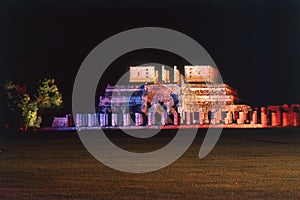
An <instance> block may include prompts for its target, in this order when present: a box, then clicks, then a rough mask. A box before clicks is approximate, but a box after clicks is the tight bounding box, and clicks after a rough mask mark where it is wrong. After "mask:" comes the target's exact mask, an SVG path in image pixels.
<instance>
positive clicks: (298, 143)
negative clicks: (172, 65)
mask: <svg viewBox="0 0 300 200" xmlns="http://www.w3.org/2000/svg"><path fill="white" fill-rule="evenodd" d="M203 132H204V130H201V131H200V132H198V136H197V138H196V139H195V141H194V143H193V145H192V146H191V147H190V148H189V150H188V151H187V152H186V153H185V154H184V155H183V156H182V157H181V158H180V159H179V160H177V161H176V162H175V163H173V164H172V165H170V166H168V167H166V168H164V169H161V170H159V171H155V172H151V173H146V174H129V173H124V172H119V171H116V170H113V169H110V168H108V167H106V166H104V165H103V164H101V163H100V162H98V161H97V160H95V159H94V158H93V157H92V156H91V155H90V154H89V153H88V152H87V151H86V150H85V148H84V146H83V145H82V144H81V141H80V139H79V138H78V136H77V134H76V132H34V133H13V132H1V133H0V149H1V152H0V199H58V198H63V199H66V198H72V199H248V198H255V199H300V130H299V129H292V128H290V129H255V130H254V129H251V130H249V129H234V130H232V129H226V130H223V133H222V135H221V138H220V140H219V142H218V143H217V145H216V146H215V148H214V149H213V151H212V152H211V153H210V154H209V155H208V156H207V157H205V158H203V159H199V158H198V157H197V156H198V151H199V148H200V146H201V143H202V139H203V136H204V133H203ZM108 134H110V135H112V136H111V139H112V141H114V142H115V143H117V144H118V145H119V146H121V147H123V148H125V149H128V150H135V151H137V152H138V151H141V152H143V151H149V150H154V149H155V148H159V147H161V146H163V145H164V144H166V143H167V142H168V141H170V140H171V138H172V135H173V133H172V131H171V130H168V131H164V132H163V133H160V134H159V135H158V136H156V137H154V138H151V139H144V140H142V139H140V140H137V139H131V138H129V137H125V136H124V135H122V134H121V133H120V131H112V132H109V133H108Z"/></svg>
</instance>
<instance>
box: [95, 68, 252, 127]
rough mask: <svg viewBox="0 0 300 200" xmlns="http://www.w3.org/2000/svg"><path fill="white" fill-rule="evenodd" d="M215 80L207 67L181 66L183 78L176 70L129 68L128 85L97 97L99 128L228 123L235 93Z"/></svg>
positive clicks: (214, 73) (214, 72) (215, 74)
mask: <svg viewBox="0 0 300 200" xmlns="http://www.w3.org/2000/svg"><path fill="white" fill-rule="evenodd" d="M170 74H172V75H173V76H171V75H170ZM171 79H172V80H171ZM219 79H220V78H219V75H218V71H217V70H216V69H215V68H213V67H212V66H208V65H199V66H185V67H184V75H182V74H181V73H180V71H179V70H178V69H177V67H176V66H174V68H173V69H172V68H169V70H167V69H166V67H165V66H162V67H161V70H158V69H156V68H155V66H136V67H130V77H129V83H130V84H128V85H115V86H111V85H108V86H107V88H106V90H105V94H104V96H100V98H99V113H100V125H101V126H117V125H124V126H126V125H132V124H133V123H134V124H135V125H155V124H157V125H168V124H169V125H179V124H186V125H189V124H209V123H212V124H218V123H222V121H224V119H225V118H226V117H228V119H227V120H228V121H232V120H233V117H232V119H231V118H230V117H229V115H228V116H226V112H228V111H229V110H232V111H233V110H234V109H235V108H236V107H238V106H237V105H236V106H235V102H237V101H238V96H237V92H236V91H235V90H234V89H233V88H231V87H230V86H229V85H227V84H224V83H221V82H220V81H219ZM239 107H240V108H239V109H240V110H242V111H243V112H248V111H249V110H250V107H249V106H246V105H239ZM108 115H109V116H110V117H105V116H108ZM102 116H104V117H102ZM130 119H132V120H130ZM130 121H131V122H130Z"/></svg>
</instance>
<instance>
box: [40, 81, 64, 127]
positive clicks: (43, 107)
mask: <svg viewBox="0 0 300 200" xmlns="http://www.w3.org/2000/svg"><path fill="white" fill-rule="evenodd" d="M35 98H36V100H37V106H38V114H39V116H40V117H43V119H45V121H46V123H45V124H46V125H50V124H49V122H50V120H52V116H51V115H55V114H56V112H55V111H57V109H60V108H62V106H63V98H62V94H61V92H60V91H59V89H58V86H57V85H56V84H55V79H53V78H51V77H49V78H44V79H42V80H41V81H40V83H39V86H38V89H37V94H36V95H35ZM49 116H51V117H49ZM47 122H48V124H47Z"/></svg>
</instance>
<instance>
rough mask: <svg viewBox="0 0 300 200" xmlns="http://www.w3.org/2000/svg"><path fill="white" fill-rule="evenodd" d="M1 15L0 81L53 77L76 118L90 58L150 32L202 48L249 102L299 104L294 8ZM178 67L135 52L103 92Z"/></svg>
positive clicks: (123, 7) (190, 4)
mask: <svg viewBox="0 0 300 200" xmlns="http://www.w3.org/2000/svg"><path fill="white" fill-rule="evenodd" d="M42 2H43V3H42ZM0 14H1V16H0V30H1V31H0V66H1V74H0V77H1V80H5V79H12V80H14V81H15V82H17V83H20V84H23V83H25V84H27V85H28V87H29V88H34V86H35V85H36V83H37V81H38V80H39V79H41V78H42V77H47V76H52V77H54V78H55V79H56V80H57V83H58V85H59V87H60V88H61V90H62V91H63V95H64V99H65V103H64V104H65V111H66V112H71V110H70V109H71V94H72V87H73V82H74V79H75V76H76V73H77V71H78V69H79V67H80V65H81V63H82V61H83V60H84V58H85V57H86V55H87V54H88V53H89V52H90V51H91V50H92V49H93V48H94V47H95V46H97V45H98V44H99V43H100V42H102V41H103V40H105V39H106V38H108V37H110V36H112V35H114V34H117V33H119V32H121V31H125V30H128V29H132V28H137V27H146V26H156V27H165V28H170V29H174V30H177V31H180V32H182V33H184V34H186V35H188V36H190V37H192V38H193V39H195V40H196V41H198V42H199V43H200V44H201V45H202V46H203V47H204V48H205V49H206V50H207V51H208V53H209V54H210V55H211V57H212V58H213V59H214V61H215V63H216V64H217V66H218V68H219V70H220V72H221V75H222V77H223V80H224V82H225V83H228V84H229V85H231V86H232V87H234V88H236V89H237V90H238V92H239V95H240V97H241V98H242V100H243V101H244V102H246V103H248V104H250V105H266V104H283V103H300V76H299V73H300V2H299V1H297V0H295V1H291V0H290V1H230V0H229V1H218V0H214V1H211V0H210V1H200V0H199V1H177V2H174V1H170V0H169V1H146V2H143V3H142V1H138V0H130V1H126V0H123V1H106V2H105V1H92V0H88V1H77V2H76V3H74V2H73V1H70V2H67V1H50V0H48V1H47V0H46V1H41V2H39V1H1V3H0ZM181 61H182V60H180V58H176V56H174V55H169V54H167V53H166V54H161V52H157V51H153V52H149V51H138V52H132V53H130V54H128V55H125V56H122V57H121V58H120V59H118V60H117V61H116V62H115V63H114V64H112V65H111V67H110V71H111V72H108V73H110V74H108V75H107V76H106V77H109V78H105V77H104V78H102V79H101V85H105V84H106V82H107V81H109V80H111V77H112V76H111V73H115V72H116V71H119V72H121V71H122V70H123V71H126V70H127V69H128V66H129V65H131V64H139V63H144V62H159V63H165V64H176V63H178V64H180V63H181ZM115 66H118V67H121V68H122V70H116V67H115ZM99 78H100V77H99Z"/></svg>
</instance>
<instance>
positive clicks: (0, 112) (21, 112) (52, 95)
mask: <svg viewBox="0 0 300 200" xmlns="http://www.w3.org/2000/svg"><path fill="white" fill-rule="evenodd" d="M0 101H1V105H0V120H1V127H4V126H5V127H10V128H19V127H21V129H22V130H27V129H28V128H30V127H32V128H39V127H40V124H41V122H42V114H43V111H44V110H46V109H55V108H61V107H62V94H61V93H60V91H59V90H58V87H57V85H56V84H55V80H54V79H52V78H45V79H43V80H41V81H40V84H39V86H38V89H37V94H36V95H33V96H31V95H29V94H28V93H27V92H26V86H25V85H23V86H19V85H15V84H14V83H13V82H12V81H6V82H4V83H3V84H2V85H1V89H0Z"/></svg>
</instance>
